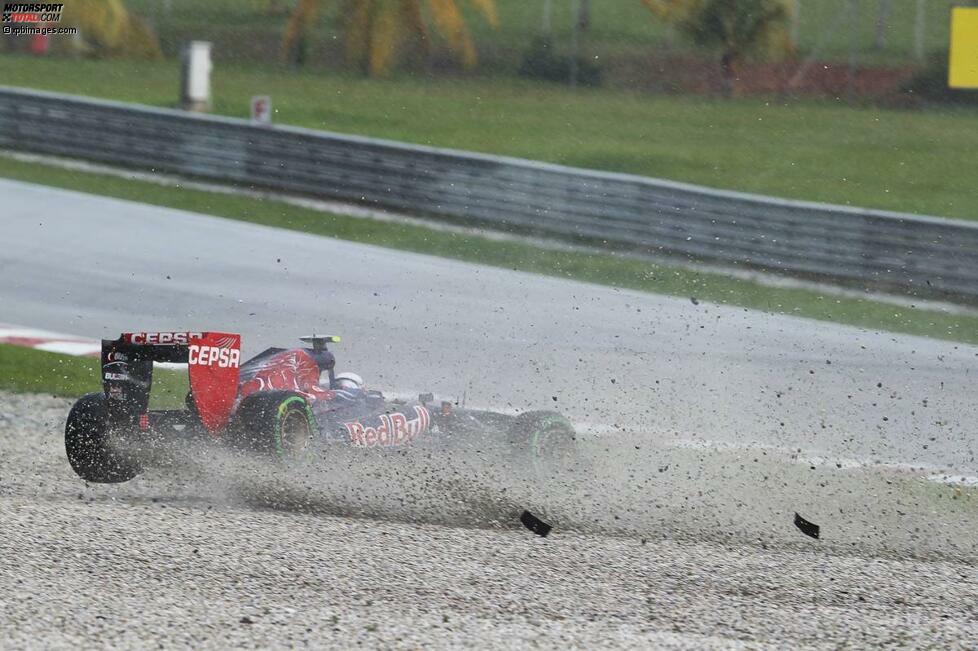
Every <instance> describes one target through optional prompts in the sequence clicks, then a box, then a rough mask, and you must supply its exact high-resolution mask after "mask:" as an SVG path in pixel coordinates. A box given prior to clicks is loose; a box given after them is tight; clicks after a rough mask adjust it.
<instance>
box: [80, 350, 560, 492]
mask: <svg viewBox="0 0 978 651" xmlns="http://www.w3.org/2000/svg"><path fill="white" fill-rule="evenodd" d="M302 341H303V342H305V343H307V344H309V346H308V347H301V348H269V349H268V350H265V351H264V352H262V353H260V354H259V355H257V356H255V357H253V358H252V359H250V360H247V361H244V362H242V361H241V336H240V335H237V334H231V333H224V332H133V333H125V334H123V335H121V336H120V337H119V338H118V339H104V340H102V385H103V390H102V391H101V392H98V393H91V394H88V395H85V396H83V397H82V398H80V399H79V400H78V401H77V402H76V403H75V404H74V406H73V407H72V409H71V412H70V413H69V414H68V421H67V424H66V425H65V450H66V452H67V455H68V461H69V462H70V463H71V467H72V468H73V469H74V471H75V472H76V473H77V474H78V475H79V476H80V477H81V478H82V479H84V480H86V481H90V482H106V483H114V482H124V481H128V480H129V479H132V478H133V477H135V476H136V475H138V474H139V473H140V472H141V470H142V467H143V465H144V460H143V459H141V458H140V455H139V454H138V453H136V452H134V450H138V449H139V448H140V446H139V445H134V443H136V444H138V443H139V442H141V441H160V440H164V441H165V440H166V439H167V438H169V437H195V438H199V439H202V440H208V441H213V442H214V443H215V444H218V445H224V446H229V447H231V448H234V449H236V450H245V451H249V452H253V453H257V454H260V455H267V456H268V457H271V458H275V459H279V460H282V461H290V460H297V459H309V458H322V459H325V460H328V459H329V454H330V450H331V449H332V450H335V447H334V446H344V447H352V448H362V449H364V450H369V449H372V448H373V449H387V448H400V447H403V446H409V445H435V446H452V447H457V448H458V447H464V446H466V445H468V446H471V445H473V444H478V445H484V444H487V443H488V444H498V445H500V446H501V447H502V449H505V450H506V451H507V452H508V453H510V455H511V458H513V459H514V460H518V461H528V462H530V464H531V466H532V467H536V468H537V469H539V468H540V467H541V466H542V465H543V464H547V463H550V462H552V461H559V460H567V459H572V458H574V457H575V455H576V454H577V437H576V434H575V432H574V428H573V426H572V425H571V423H570V422H569V421H568V420H567V419H566V418H564V417H563V416H562V415H560V414H558V413H555V412H549V411H531V412H524V413H522V414H519V415H515V416H514V415H509V414H501V413H496V412H491V411H477V410H467V409H464V408H462V409H459V408H457V406H456V405H454V404H453V403H451V402H439V403H437V404H435V402H434V400H433V397H432V395H431V394H422V395H420V396H419V397H418V400H416V401H401V400H389V399H387V398H385V396H384V395H383V394H382V393H381V392H379V391H372V390H368V389H367V387H365V386H364V383H363V380H362V379H361V378H360V377H359V376H357V375H356V374H354V373H336V372H335V366H336V359H335V357H334V355H333V353H332V352H331V351H330V350H328V348H327V344H329V343H334V342H338V341H339V338H338V337H325V336H310V337H303V338H302ZM155 362H167V363H171V364H186V365H187V369H188V375H189V381H190V390H189V392H188V394H187V397H186V408H185V409H175V410H174V409H167V410H151V409H150V408H149V397H150V390H151V387H152V383H153V364H154V363H155Z"/></svg>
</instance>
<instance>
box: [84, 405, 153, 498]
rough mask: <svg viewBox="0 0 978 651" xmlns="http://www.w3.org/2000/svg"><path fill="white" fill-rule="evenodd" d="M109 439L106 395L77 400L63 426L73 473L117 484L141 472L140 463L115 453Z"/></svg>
mask: <svg viewBox="0 0 978 651" xmlns="http://www.w3.org/2000/svg"><path fill="white" fill-rule="evenodd" d="M109 439H110V437H109V423H108V410H107V408H106V398H105V395H104V394H102V393H89V394H87V395H85V396H82V397H81V398H79V399H78V401H77V402H76V403H75V404H74V405H73V406H72V408H71V411H70V412H69V413H68V421H67V423H65V452H66V453H67V455H68V463H70V464H71V468H72V470H74V471H75V474H77V475H78V476H79V477H81V478H82V479H84V480H85V481H89V482H94V483H99V484H118V483H121V482H124V481H129V480H130V479H132V478H133V477H135V476H136V475H138V474H139V473H140V472H142V468H140V466H139V463H138V462H137V461H136V460H135V459H133V458H132V457H131V456H129V455H125V454H123V453H121V452H119V451H118V450H116V449H115V448H114V447H113V446H112V443H111V441H110V440H109Z"/></svg>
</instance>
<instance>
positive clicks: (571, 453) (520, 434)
mask: <svg viewBox="0 0 978 651" xmlns="http://www.w3.org/2000/svg"><path fill="white" fill-rule="evenodd" d="M509 436H510V443H511V445H512V446H513V447H514V449H515V450H516V451H517V453H518V454H520V456H522V457H523V458H524V459H526V460H527V461H528V462H529V463H530V465H531V467H532V468H533V470H534V471H535V472H536V473H538V474H540V473H546V474H549V472H550V471H553V470H557V469H562V468H567V467H570V466H573V465H574V464H576V463H578V462H579V460H580V453H579V450H578V444H577V433H576V432H575V431H574V426H573V425H572V424H571V422H570V421H569V420H567V418H565V417H564V416H563V415H562V414H558V413H557V412H554V411H528V412H524V413H522V414H520V415H519V416H517V417H516V420H514V421H513V423H512V425H510V429H509Z"/></svg>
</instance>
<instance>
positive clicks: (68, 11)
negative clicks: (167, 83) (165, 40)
mask: <svg viewBox="0 0 978 651" xmlns="http://www.w3.org/2000/svg"><path fill="white" fill-rule="evenodd" d="M64 4H65V7H64V12H63V14H62V16H61V25H63V26H72V27H77V28H78V29H79V31H80V32H81V39H78V40H76V41H74V43H75V44H76V47H77V48H78V49H80V50H81V51H82V52H83V53H86V54H92V55H94V56H106V57H138V58H144V59H160V58H162V57H163V53H162V52H161V51H160V44H159V41H158V40H157V38H156V34H155V33H154V32H153V29H152V28H151V27H150V25H149V23H147V22H146V21H145V20H143V19H142V18H140V17H139V16H136V15H135V14H133V13H132V12H130V11H127V10H126V7H125V6H124V5H123V3H122V0H73V1H72V2H70V3H69V2H66V3H64Z"/></svg>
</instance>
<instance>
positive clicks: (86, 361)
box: [0, 344, 189, 409]
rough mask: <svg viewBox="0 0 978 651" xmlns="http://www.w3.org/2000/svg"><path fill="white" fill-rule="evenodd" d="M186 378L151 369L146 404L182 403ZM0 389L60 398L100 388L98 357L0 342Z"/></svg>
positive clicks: (165, 406) (159, 406)
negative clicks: (52, 351) (63, 353)
mask: <svg viewBox="0 0 978 651" xmlns="http://www.w3.org/2000/svg"><path fill="white" fill-rule="evenodd" d="M188 382H189V381H188V378H187V372H186V371H183V372H180V371H173V370H168V369H156V370H154V371H153V389H152V392H151V394H150V408H152V409H176V408H180V407H182V406H183V403H184V397H185V396H186V395H187V388H188ZM0 390H2V391H12V392H14V393H48V394H51V395H53V396H61V397H64V398H77V397H78V396H81V395H83V394H86V393H93V392H96V391H101V390H102V373H101V369H100V368H99V360H98V359H95V358H93V357H75V356H73V355H62V354H60V353H49V352H47V351H44V350H35V349H33V348H24V347H22V346H13V345H10V344H0Z"/></svg>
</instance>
